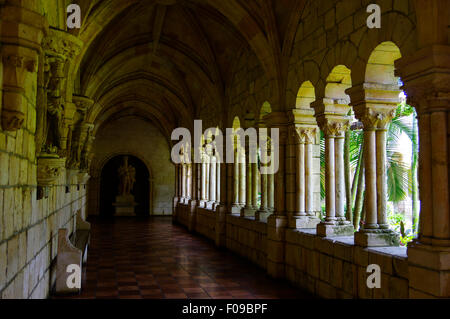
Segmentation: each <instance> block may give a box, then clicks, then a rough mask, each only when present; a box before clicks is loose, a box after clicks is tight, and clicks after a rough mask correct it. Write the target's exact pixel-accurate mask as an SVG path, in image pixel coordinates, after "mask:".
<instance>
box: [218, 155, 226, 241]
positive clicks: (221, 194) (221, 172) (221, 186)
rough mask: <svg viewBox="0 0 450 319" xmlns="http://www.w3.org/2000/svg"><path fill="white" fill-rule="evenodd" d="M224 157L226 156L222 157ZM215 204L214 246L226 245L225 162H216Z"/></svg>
mask: <svg viewBox="0 0 450 319" xmlns="http://www.w3.org/2000/svg"><path fill="white" fill-rule="evenodd" d="M224 158H226V157H224ZM217 189H218V190H219V191H218V197H217V205H216V215H215V216H216V227H215V231H216V246H217V247H225V246H226V217H227V216H226V215H227V214H228V209H227V207H228V205H227V204H228V203H227V198H228V196H227V192H226V190H227V164H225V163H223V162H218V163H217Z"/></svg>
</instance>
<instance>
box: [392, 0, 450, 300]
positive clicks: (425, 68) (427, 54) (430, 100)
mask: <svg viewBox="0 0 450 319" xmlns="http://www.w3.org/2000/svg"><path fill="white" fill-rule="evenodd" d="M437 3H438V1H423V2H421V3H420V5H421V6H423V9H422V10H420V12H421V14H429V13H434V12H437V11H433V10H428V9H429V8H431V7H432V6H435V5H436V4H437ZM441 3H442V4H443V5H447V6H448V5H449V2H448V1H441ZM424 9H427V10H424ZM441 10H442V9H441ZM424 21H425V20H424ZM426 21H427V23H430V24H434V23H438V21H437V19H436V18H433V17H429V18H428V19H426ZM442 25H444V24H442ZM445 25H447V24H445ZM427 30H428V29H427ZM437 30H439V29H435V28H432V27H430V28H429V32H431V33H432V34H433V35H435V34H436V31H437ZM442 31H444V32H446V33H447V34H448V31H447V30H445V29H444V30H442ZM444 36H445V33H444ZM428 39H431V37H427V40H428ZM444 39H446V38H445V37H444ZM395 68H396V73H397V74H396V75H398V76H401V78H402V81H403V83H404V90H405V93H406V95H407V98H408V104H410V105H412V106H414V107H415V108H416V111H417V115H418V116H417V118H418V122H419V185H420V194H419V196H420V225H419V234H418V238H417V239H415V240H414V241H413V242H412V243H409V244H408V264H409V269H408V277H409V297H410V298H430V297H431V298H436V297H438V298H449V297H450V283H449V282H450V275H449V271H450V258H449V256H450V186H449V185H450V177H449V170H450V167H449V164H450V161H449V158H450V146H449V143H450V139H449V127H450V116H449V114H450V113H449V110H450V86H449V83H450V46H449V45H430V46H427V47H424V48H422V49H420V50H419V51H417V52H415V53H414V54H413V55H410V56H405V57H402V58H401V59H399V60H397V61H396V62H395Z"/></svg>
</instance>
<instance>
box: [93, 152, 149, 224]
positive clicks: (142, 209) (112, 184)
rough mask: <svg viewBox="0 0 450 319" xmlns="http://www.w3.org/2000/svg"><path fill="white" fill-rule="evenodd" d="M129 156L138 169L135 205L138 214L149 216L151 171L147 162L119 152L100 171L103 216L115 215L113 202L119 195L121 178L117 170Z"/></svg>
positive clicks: (100, 199) (130, 163)
mask: <svg viewBox="0 0 450 319" xmlns="http://www.w3.org/2000/svg"><path fill="white" fill-rule="evenodd" d="M125 156H128V163H129V165H132V166H133V167H134V168H135V169H136V182H135V184H134V187H133V190H132V191H131V193H132V194H133V195H134V197H135V202H136V203H137V204H138V205H137V206H136V207H135V214H136V216H149V214H150V207H151V203H150V200H151V199H150V196H149V194H150V172H149V170H148V168H147V166H146V164H145V163H144V162H143V161H142V160H141V159H139V158H138V157H136V156H134V155H131V154H119V155H115V156H113V157H111V158H110V159H108V160H107V161H106V163H105V164H104V165H103V167H102V169H101V173H100V197H99V206H100V207H99V208H100V209H99V213H100V216H102V217H113V216H114V213H115V209H114V206H113V203H114V202H115V200H116V196H117V195H118V187H119V178H118V174H117V170H118V168H119V167H120V165H121V164H122V162H123V159H124V157H125Z"/></svg>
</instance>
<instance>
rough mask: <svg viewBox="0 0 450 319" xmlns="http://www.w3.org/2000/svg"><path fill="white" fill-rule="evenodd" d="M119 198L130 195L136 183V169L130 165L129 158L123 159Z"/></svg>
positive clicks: (120, 172)
mask: <svg viewBox="0 0 450 319" xmlns="http://www.w3.org/2000/svg"><path fill="white" fill-rule="evenodd" d="M118 173H119V179H120V182H119V196H122V195H129V194H130V193H131V190H132V189H133V185H134V183H135V182H136V169H135V168H134V167H133V166H131V165H128V156H125V157H124V159H123V164H122V166H120V167H119V170H118Z"/></svg>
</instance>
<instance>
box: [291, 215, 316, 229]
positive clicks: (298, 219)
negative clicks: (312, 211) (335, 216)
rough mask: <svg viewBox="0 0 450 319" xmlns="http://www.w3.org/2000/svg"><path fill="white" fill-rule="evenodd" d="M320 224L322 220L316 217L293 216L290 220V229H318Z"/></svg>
mask: <svg viewBox="0 0 450 319" xmlns="http://www.w3.org/2000/svg"><path fill="white" fill-rule="evenodd" d="M319 223H320V219H319V218H317V217H315V216H291V217H290V218H289V228H297V229H305V228H316V227H317V224H319Z"/></svg>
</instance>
